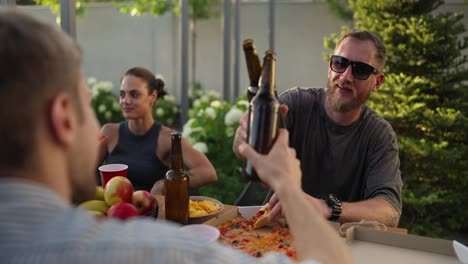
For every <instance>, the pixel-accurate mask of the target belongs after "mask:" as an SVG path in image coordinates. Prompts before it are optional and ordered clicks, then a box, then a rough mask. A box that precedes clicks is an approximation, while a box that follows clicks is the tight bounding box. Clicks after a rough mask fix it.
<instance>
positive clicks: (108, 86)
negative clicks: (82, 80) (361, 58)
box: [96, 81, 114, 92]
mask: <svg viewBox="0 0 468 264" xmlns="http://www.w3.org/2000/svg"><path fill="white" fill-rule="evenodd" d="M96 85H97V86H99V90H101V91H104V92H112V88H113V87H114V84H112V82H109V81H103V82H99V83H98V84H96Z"/></svg>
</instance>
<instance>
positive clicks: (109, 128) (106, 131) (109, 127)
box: [101, 123, 120, 136]
mask: <svg viewBox="0 0 468 264" xmlns="http://www.w3.org/2000/svg"><path fill="white" fill-rule="evenodd" d="M119 127H120V123H106V124H104V125H103V126H102V127H101V134H103V135H106V136H111V135H116V134H117V133H118V132H119Z"/></svg>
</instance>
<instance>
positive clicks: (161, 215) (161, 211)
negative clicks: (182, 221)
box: [155, 195, 237, 224]
mask: <svg viewBox="0 0 468 264" xmlns="http://www.w3.org/2000/svg"><path fill="white" fill-rule="evenodd" d="M155 197H156V200H157V201H158V220H164V219H166V207H165V206H164V205H165V202H164V196H163V195H155ZM233 210H235V211H237V206H234V205H229V204H225V205H224V208H223V210H222V211H221V212H220V213H219V214H216V215H215V216H206V217H199V218H196V219H190V223H189V224H201V223H205V222H207V221H209V220H210V219H212V218H217V217H219V216H224V215H226V214H227V213H231V212H232V211H233Z"/></svg>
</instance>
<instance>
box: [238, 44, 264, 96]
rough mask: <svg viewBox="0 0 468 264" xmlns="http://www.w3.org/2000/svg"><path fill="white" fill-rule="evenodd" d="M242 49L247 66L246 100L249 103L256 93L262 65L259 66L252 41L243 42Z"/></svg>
mask: <svg viewBox="0 0 468 264" xmlns="http://www.w3.org/2000/svg"><path fill="white" fill-rule="evenodd" d="M242 47H243V48H244V54H245V62H246V64H247V72H248V73H249V80H250V83H249V87H248V88H247V98H248V99H249V102H250V101H251V100H252V98H253V97H254V96H255V94H257V91H258V81H259V79H260V75H261V74H262V65H261V64H260V58H259V57H258V54H257V50H256V49H255V46H254V44H253V40H251V39H246V40H244V41H243V42H242Z"/></svg>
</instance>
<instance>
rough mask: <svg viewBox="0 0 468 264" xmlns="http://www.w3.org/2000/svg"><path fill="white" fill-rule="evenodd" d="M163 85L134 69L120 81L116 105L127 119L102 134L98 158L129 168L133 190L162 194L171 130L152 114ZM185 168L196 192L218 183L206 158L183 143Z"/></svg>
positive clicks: (167, 165) (168, 160)
mask: <svg viewBox="0 0 468 264" xmlns="http://www.w3.org/2000/svg"><path fill="white" fill-rule="evenodd" d="M163 88H164V82H163V81H162V80H161V79H157V78H156V77H155V76H154V75H153V74H152V73H151V72H150V71H149V70H147V69H145V68H142V67H136V68H132V69H130V70H128V71H127V72H126V73H125V75H124V76H123V78H122V81H121V87H120V96H119V104H120V107H121V109H122V115H123V116H124V117H125V118H126V119H127V120H126V121H124V122H121V123H109V124H105V125H104V126H103V127H102V129H101V134H102V135H104V136H105V140H104V141H103V142H102V143H101V145H100V152H99V158H100V161H104V162H105V163H107V164H110V163H123V164H127V165H128V174H127V177H128V179H129V180H130V181H131V182H132V184H133V186H134V189H135V190H141V189H143V190H147V191H150V190H151V192H152V193H153V194H162V191H163V187H164V175H165V174H166V172H167V171H168V167H169V164H170V153H171V138H170V134H171V133H172V132H173V130H172V129H170V128H168V127H165V126H163V125H162V124H160V123H158V122H157V121H156V120H154V118H153V115H152V112H153V107H154V105H155V103H156V100H157V99H158V98H162V97H164V95H165V94H166V92H165V91H164V89H163ZM182 151H183V156H184V162H185V166H186V167H187V172H188V174H189V175H190V187H191V188H197V187H200V186H203V185H206V184H208V183H211V182H215V181H216V180H217V175H216V171H215V170H214V168H213V165H211V163H210V162H209V160H208V159H207V158H206V156H205V155H204V154H203V153H201V152H199V151H197V150H195V149H194V148H192V146H191V145H190V144H189V143H188V142H187V141H186V140H184V139H183V140H182Z"/></svg>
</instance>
